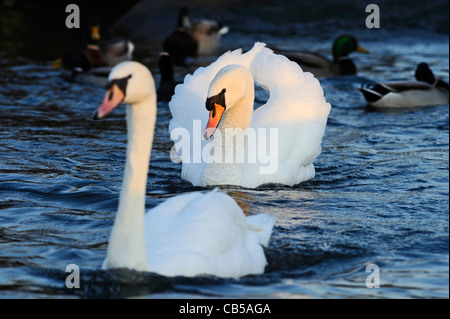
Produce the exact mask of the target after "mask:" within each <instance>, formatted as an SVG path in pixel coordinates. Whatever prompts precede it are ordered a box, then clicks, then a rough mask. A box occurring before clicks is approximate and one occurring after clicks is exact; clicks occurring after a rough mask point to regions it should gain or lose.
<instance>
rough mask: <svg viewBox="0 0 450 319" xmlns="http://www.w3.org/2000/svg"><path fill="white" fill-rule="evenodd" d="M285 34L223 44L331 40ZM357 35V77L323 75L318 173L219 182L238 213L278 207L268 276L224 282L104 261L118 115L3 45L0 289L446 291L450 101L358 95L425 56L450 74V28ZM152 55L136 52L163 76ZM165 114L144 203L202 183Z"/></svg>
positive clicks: (228, 39)
mask: <svg viewBox="0 0 450 319" xmlns="http://www.w3.org/2000/svg"><path fill="white" fill-rule="evenodd" d="M291 31H292V30H291ZM294 31H295V32H291V34H290V35H289V36H286V34H282V33H281V34H279V35H274V33H273V32H268V31H264V30H263V31H255V30H253V31H252V32H243V31H242V30H239V29H236V31H235V32H234V33H230V34H228V35H227V36H225V38H224V41H223V44H222V49H223V50H226V49H234V48H237V47H243V48H244V49H245V50H247V49H249V48H251V47H252V45H253V43H254V42H255V41H263V42H267V43H270V44H273V45H279V46H281V47H285V48H292V49H295V48H299V49H300V48H304V47H305V46H306V47H309V48H310V49H312V50H319V51H322V52H323V53H324V54H330V43H329V42H327V40H326V39H329V38H333V36H334V35H333V34H331V35H330V34H322V33H319V34H311V33H310V32H309V31H308V32H306V31H304V30H294ZM336 35H337V34H336ZM358 38H359V39H360V43H361V44H362V45H363V46H364V47H365V48H367V49H368V50H369V51H370V52H371V53H370V54H368V55H356V54H355V55H354V56H353V57H354V59H355V61H356V63H357V65H358V67H359V70H360V72H359V76H355V77H335V78H329V79H323V80H321V84H322V86H323V88H324V91H325V96H326V98H327V100H328V101H329V102H330V103H331V104H332V110H331V113H330V116H329V119H328V124H327V129H326V133H325V136H324V139H323V151H322V153H321V155H320V156H319V157H318V158H317V160H316V161H315V166H316V177H315V178H314V179H313V180H311V181H308V182H305V183H302V184H300V185H297V186H295V187H280V186H271V185H267V186H264V187H261V188H259V189H256V190H249V189H244V188H238V187H236V188H225V190H226V191H227V192H228V193H229V194H230V195H231V196H233V198H235V199H236V200H237V202H238V203H239V204H240V205H241V207H242V208H243V209H244V211H246V212H252V213H262V212H268V213H272V214H274V215H276V216H277V223H276V226H275V228H274V232H273V236H272V239H271V242H270V244H269V247H268V248H267V251H266V253H267V257H268V261H269V265H268V267H267V269H266V273H265V274H262V275H255V276H248V277H244V278H241V279H235V280H229V279H218V278H214V277H202V278H180V277H178V278H167V277H163V276H158V275H155V274H142V273H136V272H128V271H109V272H106V271H102V270H100V267H101V263H102V261H103V259H104V258H105V254H106V248H107V242H108V239H109V234H110V230H111V227H112V224H113V221H114V216H115V211H116V208H117V203H118V193H119V190H120V186H121V179H122V171H123V164H124V160H125V148H126V142H127V141H126V127H125V121H124V112H125V108H124V107H122V108H119V109H118V110H116V111H115V112H113V114H112V115H111V116H110V117H108V118H107V119H106V120H104V121H92V120H90V119H89V115H90V113H91V112H92V111H93V110H94V109H95V108H96V107H97V106H98V104H99V102H100V101H101V100H102V97H103V89H102V88H99V87H95V86H90V85H85V84H80V83H69V82H66V81H65V80H63V79H62V78H61V77H60V73H59V72H58V71H55V70H53V69H52V68H51V66H50V61H41V60H31V59H26V58H21V57H12V58H11V57H7V56H6V55H5V54H2V53H0V111H1V121H0V125H1V126H0V154H1V155H0V298H36V297H58V298H61V297H74V298H78V297H84V298H93V297H144V298H185V297H189V298H198V297H200V298H203V297H208V298H210V297H213V298H215V297H219V298H221V297H231V298H366V297H367V298H448V297H449V253H448V252H449V245H448V243H449V237H448V236H449V229H448V225H449V220H448V216H449V197H448V196H449V106H448V105H442V106H431V107H423V108H416V109H402V110H395V111H376V110H371V109H369V108H367V106H366V104H365V101H364V99H363V97H362V95H361V94H360V93H359V91H358V90H357V89H358V88H359V87H360V86H361V83H364V82H366V81H368V80H383V79H389V80H396V79H412V77H413V74H414V69H415V66H416V65H417V63H419V62H422V61H427V62H428V63H429V64H430V65H431V68H432V69H433V71H434V72H435V75H436V76H437V77H441V78H443V79H444V80H446V81H448V72H449V64H448V57H449V51H448V45H449V39H448V35H440V34H437V33H433V32H431V33H429V32H425V31H424V32H423V33H422V34H411V32H403V31H401V30H400V31H390V32H384V31H383V30H381V31H378V33H376V36H374V33H371V30H362V31H360V33H359V34H358ZM418 38H420V41H418V40H417V39H418ZM151 52H152V53H150V54H149V55H147V56H145V57H144V58H142V59H141V61H144V63H146V64H147V65H148V66H149V67H150V69H151V70H152V71H153V73H154V76H155V78H156V80H157V81H159V74H158V70H157V57H158V52H157V50H156V49H155V50H153V51H151ZM190 71H191V69H189V68H181V67H180V68H176V74H175V75H176V77H177V78H178V79H182V78H183V77H184V75H185V74H186V73H187V72H190ZM256 99H257V100H259V101H264V99H267V94H266V93H264V92H262V91H257V97H256ZM170 118H171V116H170V112H169V109H168V105H167V103H159V104H158V120H157V127H156V133H155V141H154V144H153V152H152V159H151V167H150V172H149V182H148V187H147V207H148V208H151V207H153V206H155V205H157V204H159V203H161V202H162V201H164V200H165V199H167V198H169V197H171V196H174V195H177V194H180V193H183V192H189V191H198V190H205V188H195V187H192V186H191V185H190V184H189V183H188V182H186V181H183V180H181V179H180V171H181V167H180V165H178V164H174V163H172V162H171V161H170V157H169V153H170V149H171V147H172V142H171V141H170V139H169V132H168V123H169V120H170ZM68 264H76V265H78V266H79V268H80V273H81V284H80V286H81V287H80V288H79V289H68V288H66V287H65V279H66V276H67V275H68V273H66V272H65V269H66V266H67V265H68ZM369 264H376V265H377V266H378V267H379V270H380V288H373V289H369V288H367V287H366V284H365V282H366V278H367V276H368V275H369V273H368V272H366V266H367V265H369Z"/></svg>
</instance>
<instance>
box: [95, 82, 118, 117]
mask: <svg viewBox="0 0 450 319" xmlns="http://www.w3.org/2000/svg"><path fill="white" fill-rule="evenodd" d="M124 98H125V94H124V93H123V92H122V90H121V89H119V87H118V86H117V85H116V84H114V85H113V86H111V88H110V89H108V90H107V91H106V94H105V98H104V99H103V102H102V104H101V105H100V106H99V107H98V109H97V110H96V111H94V114H93V118H94V120H100V119H101V118H103V117H105V116H106V115H107V114H108V113H110V112H111V111H112V110H114V109H115V108H116V107H117V106H118V105H119V104H120V103H122V102H123V99H124Z"/></svg>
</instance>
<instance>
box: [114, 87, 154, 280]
mask: <svg viewBox="0 0 450 319" xmlns="http://www.w3.org/2000/svg"><path fill="white" fill-rule="evenodd" d="M152 103H153V104H154V105H156V100H155V97H154V96H153V97H149V98H148V99H146V100H144V101H141V102H139V103H135V104H133V105H131V106H128V107H127V127H128V146H127V157H126V164H125V172H124V179H123V184H122V190H121V192H120V199H119V209H118V211H117V216H116V219H115V222H114V226H113V229H112V232H111V238H110V241H109V247H108V253H107V254H108V255H107V263H108V267H110V268H130V269H135V270H144V271H149V270H150V266H149V264H148V258H147V249H146V245H145V242H146V240H145V223H144V214H145V193H146V184H147V174H148V167H149V161H150V153H151V148H152V142H153V132H154V127H155V121H156V107H150V106H149V104H152Z"/></svg>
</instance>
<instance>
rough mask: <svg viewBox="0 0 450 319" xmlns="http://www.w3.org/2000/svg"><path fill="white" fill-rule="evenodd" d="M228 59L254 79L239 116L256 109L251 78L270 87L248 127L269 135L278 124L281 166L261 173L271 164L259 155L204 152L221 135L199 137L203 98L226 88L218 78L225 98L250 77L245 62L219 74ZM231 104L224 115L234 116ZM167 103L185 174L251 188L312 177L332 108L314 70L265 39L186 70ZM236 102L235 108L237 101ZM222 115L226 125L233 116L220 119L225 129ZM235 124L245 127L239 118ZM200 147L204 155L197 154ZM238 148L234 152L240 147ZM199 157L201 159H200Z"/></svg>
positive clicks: (195, 180)
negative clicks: (234, 159) (237, 159)
mask: <svg viewBox="0 0 450 319" xmlns="http://www.w3.org/2000/svg"><path fill="white" fill-rule="evenodd" d="M230 65H237V66H242V67H243V69H245V70H247V72H248V73H250V75H251V77H250V78H251V80H249V81H252V82H251V84H250V85H249V89H248V91H247V92H246V95H244V96H243V97H242V98H243V99H246V100H248V102H246V103H242V101H240V102H239V103H240V104H241V105H240V108H241V109H242V111H240V113H239V112H238V111H237V110H234V111H233V113H234V116H235V117H236V118H241V119H243V118H245V117H247V116H248V115H247V114H246V113H247V112H246V110H249V109H250V110H253V101H254V92H253V80H254V82H256V83H257V84H258V85H260V86H261V87H263V88H264V89H266V90H268V91H269V92H270V98H269V100H268V101H267V103H266V104H265V105H262V106H261V107H259V108H258V109H257V110H255V111H254V112H253V113H251V112H250V115H249V116H250V118H249V119H248V121H249V123H250V124H249V126H248V127H250V128H251V129H253V130H254V131H255V132H257V131H258V129H259V128H263V129H266V136H267V139H269V134H270V132H269V129H270V128H274V129H276V131H277V133H278V138H277V144H278V145H277V148H278V152H277V157H276V161H277V169H276V171H275V172H272V173H270V174H267V173H261V168H263V167H266V168H267V166H268V164H267V163H264V162H263V161H262V160H261V159H260V158H259V157H257V159H256V162H251V161H247V162H245V163H243V164H241V163H224V161H222V163H210V161H211V158H209V159H208V156H207V155H205V154H206V152H205V151H204V150H207V149H208V148H213V147H214V143H218V142H219V141H220V138H214V139H213V140H212V141H211V140H208V141H205V140H201V133H202V132H201V131H199V128H198V127H201V128H204V127H205V125H206V123H207V121H208V111H207V110H206V109H205V101H206V100H207V98H208V97H211V96H212V95H214V94H217V93H218V92H217V89H219V90H220V89H221V88H222V87H220V88H219V87H218V85H219V84H217V83H220V85H223V88H225V89H226V93H225V100H227V101H230V100H232V99H231V98H230V96H231V95H232V94H233V93H232V92H233V87H235V86H236V83H241V82H243V81H246V80H245V78H246V77H245V75H244V73H245V72H242V68H234V69H235V70H230V71H231V72H235V73H234V75H235V76H234V77H233V75H231V76H229V75H227V76H223V77H222V78H221V74H219V75H218V73H219V71H220V70H223V68H224V67H226V66H230ZM231 69H233V68H231ZM221 73H222V72H221ZM216 75H217V77H216ZM213 82H214V88H213V87H212V86H213V84H212V83H213ZM227 104H228V102H227ZM243 104H245V105H243ZM231 106H232V105H227V110H226V111H225V113H224V118H225V117H226V115H227V114H228V115H229V117H230V113H231V112H230V111H229V107H231ZM169 107H170V111H171V113H172V117H173V118H172V120H171V122H170V125H169V130H170V131H171V138H172V140H174V142H175V148H176V151H177V152H178V155H179V156H180V158H181V160H182V162H183V163H182V178H183V179H185V180H188V181H190V182H191V183H192V184H193V185H195V186H206V185H226V184H229V185H239V186H244V187H250V188H253V187H257V186H259V185H262V184H265V183H280V184H285V185H294V184H298V183H300V182H302V181H305V180H308V179H311V178H313V177H314V175H315V170H314V166H313V161H314V160H315V158H316V157H317V156H318V155H319V154H320V152H321V142H322V137H323V134H324V132H325V126H326V122H327V117H328V114H329V112H330V109H331V105H330V104H329V103H327V102H326V100H325V98H324V93H323V90H322V87H321V86H320V83H319V81H318V80H317V79H316V78H314V76H313V75H312V74H311V73H307V72H306V73H304V72H303V71H302V70H301V68H300V67H299V66H298V65H297V64H296V63H294V62H291V61H289V60H288V59H287V58H286V57H284V56H282V55H277V54H274V53H273V52H272V51H271V50H270V49H267V48H265V44H263V43H256V44H255V45H254V47H253V48H252V49H251V50H250V51H248V52H247V53H244V54H242V52H241V50H236V51H232V52H227V53H225V54H224V55H222V56H221V57H220V58H219V59H218V60H217V61H215V62H214V63H212V64H211V65H210V66H208V67H205V68H199V69H197V70H196V71H195V73H194V74H193V75H192V76H191V75H187V76H186V78H185V80H184V83H183V84H180V85H178V86H177V87H176V90H175V95H174V96H173V98H172V100H171V101H170V103H169ZM233 108H234V109H236V107H234V106H233ZM224 121H225V122H228V123H227V124H228V127H233V123H232V121H231V120H230V119H229V118H228V121H226V120H224V119H222V122H221V124H219V127H218V130H220V129H222V133H224V134H225V132H224V125H225V124H224V123H223V122H224ZM237 121H239V120H237ZM235 125H236V126H235V127H242V125H240V124H237V123H236V124H235ZM246 128H247V127H244V128H243V129H246ZM183 130H184V131H185V132H188V133H189V137H190V138H189V139H186V138H184V136H181V134H180V133H182V132H183ZM215 134H216V133H215ZM224 134H222V135H224ZM259 137H260V136H259V135H258V138H259ZM263 144H264V143H263ZM266 146H267V143H266ZM248 147H249V145H245V152H246V154H247V151H248ZM257 150H258V149H257ZM202 151H203V155H202V154H199V152H202ZM224 152H225V150H224ZM235 152H236V153H235V154H233V155H234V156H236V155H237V153H238V151H235ZM202 156H203V157H202ZM223 156H225V154H223ZM199 158H201V162H199V161H198V159H199ZM205 159H206V160H205Z"/></svg>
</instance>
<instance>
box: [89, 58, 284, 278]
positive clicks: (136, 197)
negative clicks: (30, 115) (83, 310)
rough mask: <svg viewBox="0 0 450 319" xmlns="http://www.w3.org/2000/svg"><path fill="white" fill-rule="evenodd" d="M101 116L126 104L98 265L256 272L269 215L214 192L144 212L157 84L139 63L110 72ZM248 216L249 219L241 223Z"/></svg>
mask: <svg viewBox="0 0 450 319" xmlns="http://www.w3.org/2000/svg"><path fill="white" fill-rule="evenodd" d="M107 88H108V90H107V92H106V95H105V98H104V100H103V103H102V104H101V106H100V107H99V108H98V109H97V110H96V111H95V112H94V114H93V116H94V119H101V118H103V117H104V116H105V115H107V114H108V113H109V112H111V111H112V110H113V109H114V108H115V107H116V106H117V105H119V104H120V103H122V102H123V103H129V104H131V105H129V106H128V107H127V126H128V147H127V156H126V164H125V172H124V179H123V185H122V190H121V192H120V199H119V208H118V212H117V215H116V219H115V222H114V226H113V228H112V232H111V238H110V241H109V246H108V251H107V257H106V259H105V262H104V263H103V268H106V269H111V268H128V269H134V270H138V271H152V272H156V273H159V274H161V275H166V276H178V275H183V276H195V275H201V274H208V275H215V276H218V277H240V276H243V275H247V274H256V273H262V272H263V271H264V267H265V265H266V264H267V262H266V258H265V255H264V251H263V247H262V246H265V245H267V243H268V241H269V238H270V235H271V233H272V228H273V225H274V223H275V217H274V216H272V215H268V214H259V215H254V216H249V217H245V216H244V214H243V212H242V210H241V209H240V207H239V206H238V205H237V204H236V202H235V201H234V200H233V199H232V198H231V197H230V196H228V195H226V194H224V193H221V192H219V191H217V190H213V191H210V192H208V193H206V194H203V193H199V192H196V193H188V194H183V195H179V196H176V197H172V198H170V199H169V200H167V201H165V202H164V203H162V204H160V205H159V206H157V207H155V208H153V209H151V210H150V211H148V212H147V213H146V214H145V192H146V183H147V173H148V163H149V160H150V153H151V148H152V142H153V132H154V127H155V121H156V93H155V83H154V80H153V77H152V75H151V73H150V72H149V70H148V69H147V68H146V67H144V66H143V65H142V64H139V63H138V62H123V63H120V64H118V65H117V66H115V67H114V68H113V70H112V71H111V74H110V75H109V84H108V86H107ZM247 222H248V223H247Z"/></svg>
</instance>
